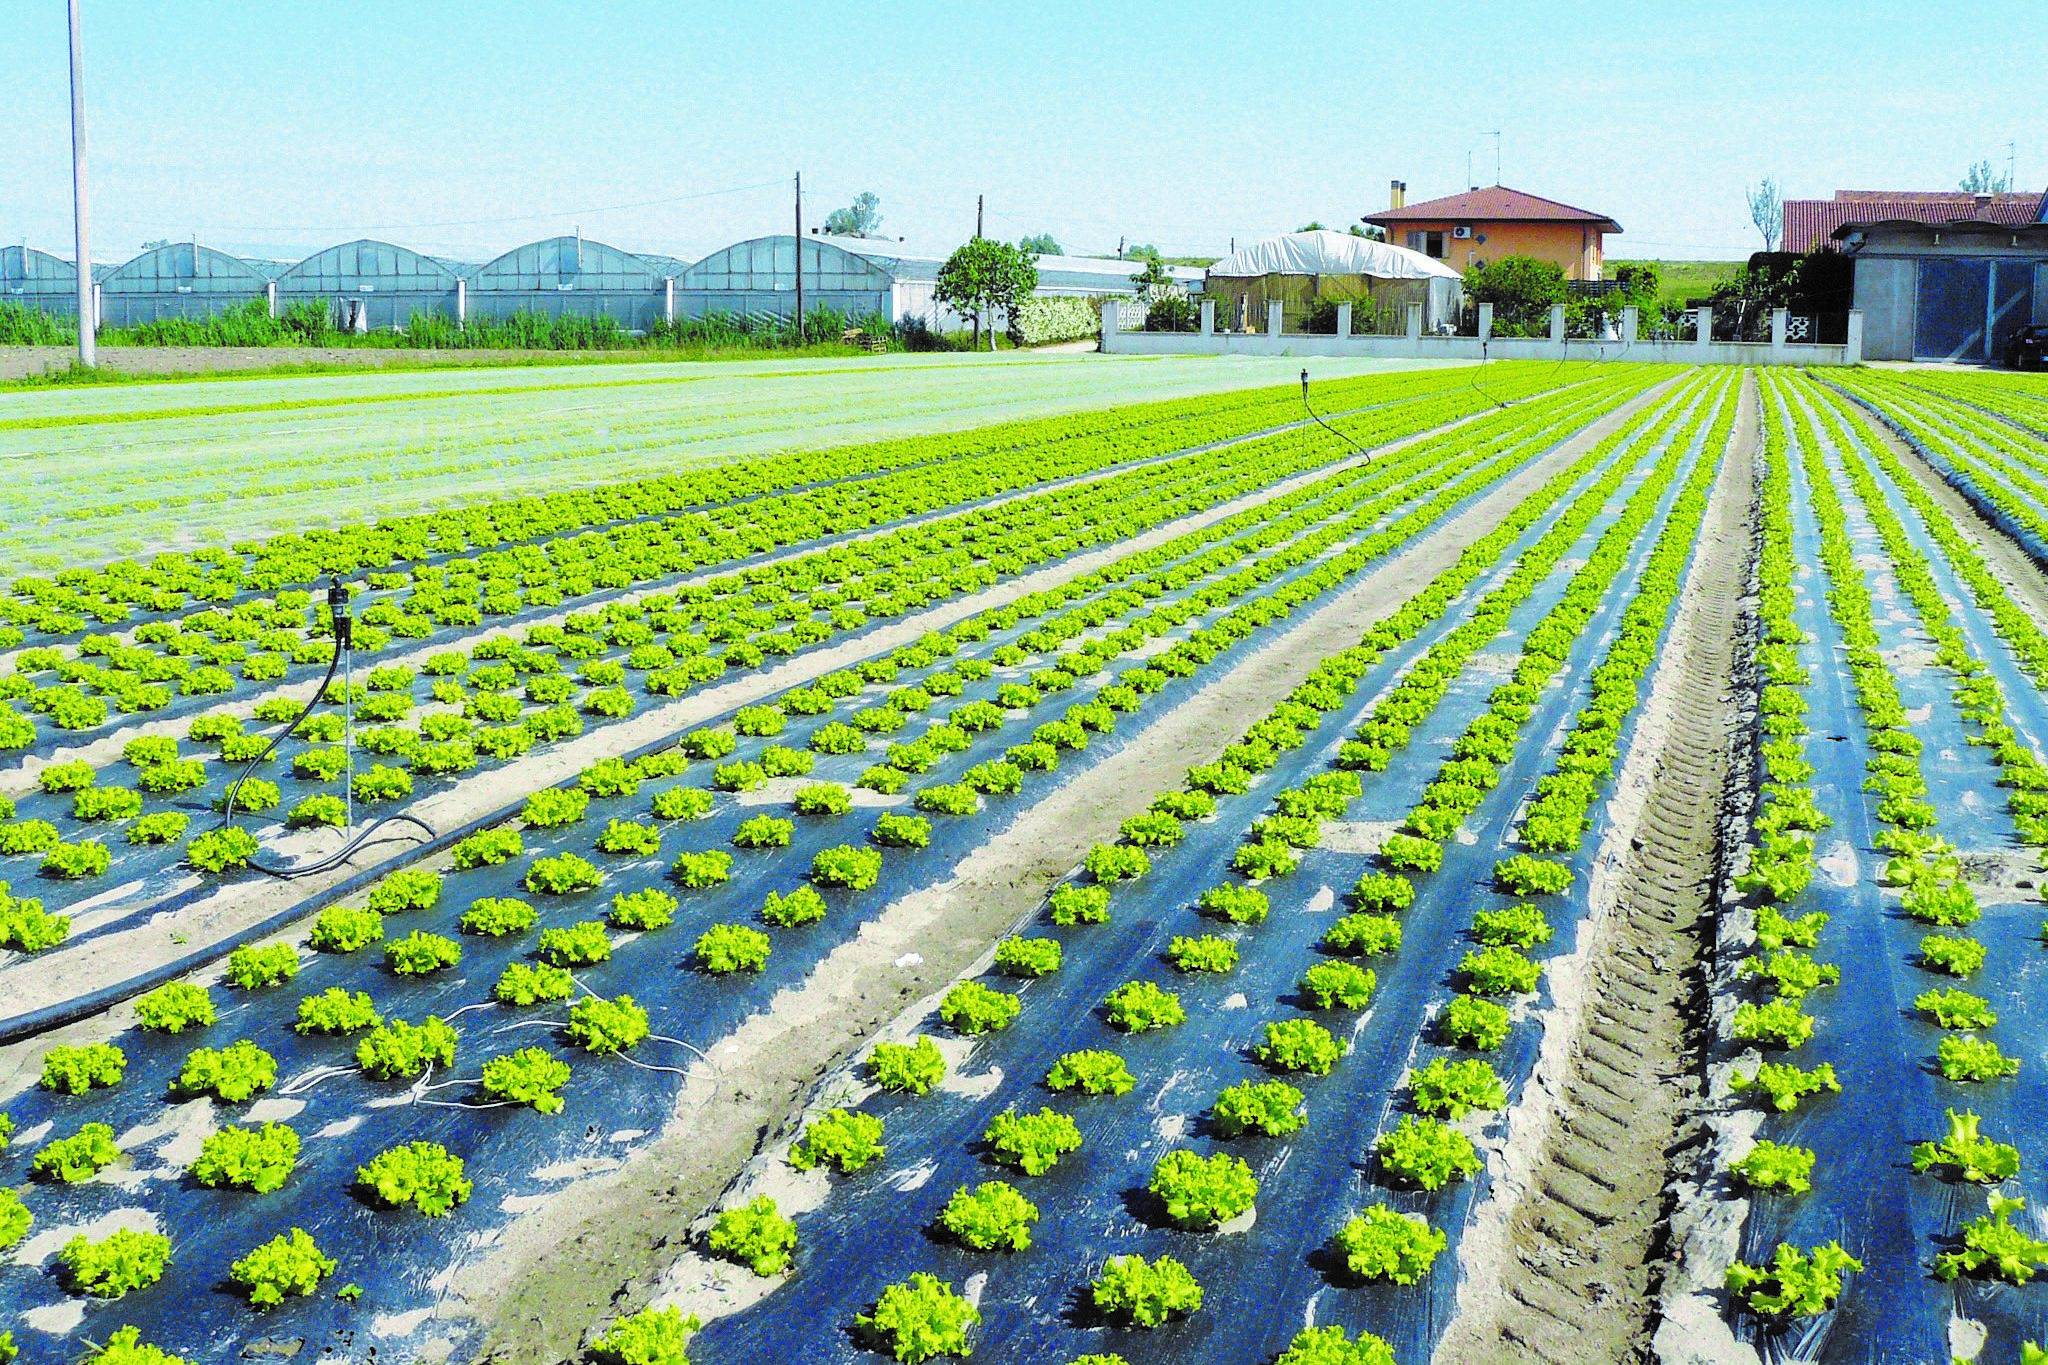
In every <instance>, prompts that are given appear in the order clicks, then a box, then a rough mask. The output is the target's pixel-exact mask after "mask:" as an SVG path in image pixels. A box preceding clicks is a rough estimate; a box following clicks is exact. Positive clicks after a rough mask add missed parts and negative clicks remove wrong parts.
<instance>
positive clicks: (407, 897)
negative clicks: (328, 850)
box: [363, 868, 441, 915]
mask: <svg viewBox="0 0 2048 1365" xmlns="http://www.w3.org/2000/svg"><path fill="white" fill-rule="evenodd" d="M440 899H441V878H440V875H439V874H438V873H434V872H423V871H421V870H419V869H417V868H406V869H404V870H402V871H398V872H394V873H392V874H391V875H390V876H388V877H386V878H385V879H384V880H383V881H381V882H378V883H377V885H375V886H374V887H372V888H370V894H369V895H368V896H367V897H366V898H365V899H364V901H363V905H364V908H366V909H368V910H370V911H372V912H373V913H375V914H379V915H398V914H403V913H405V912H406V911H408V910H430V909H432V908H433V907H434V905H435V903H436V902H438V901H439V900H440Z"/></svg>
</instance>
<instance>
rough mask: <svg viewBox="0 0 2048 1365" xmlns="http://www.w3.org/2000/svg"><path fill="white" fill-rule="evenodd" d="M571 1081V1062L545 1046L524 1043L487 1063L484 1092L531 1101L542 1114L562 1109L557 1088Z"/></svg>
mask: <svg viewBox="0 0 2048 1365" xmlns="http://www.w3.org/2000/svg"><path fill="white" fill-rule="evenodd" d="M568 1083H569V1064H568V1063H567V1062H565V1061H562V1060H561V1059H560V1058H558V1057H556V1056H554V1055H553V1054H551V1053H549V1052H548V1051H547V1050H546V1049H545V1048H538V1047H523V1048H520V1049H519V1050H518V1051H517V1052H508V1053H506V1054H505V1055H504V1056H502V1057H493V1058H491V1059H490V1060H489V1061H487V1062H485V1063H484V1070H483V1081H482V1085H483V1092H484V1094H486V1095H488V1096H489V1097H490V1098H491V1099H493V1100H506V1101H510V1102H512V1103H514V1104H530V1105H532V1106H533V1107H534V1109H535V1110H536V1111H538V1112H540V1113H543V1114H559V1113H561V1112H562V1107H563V1101H562V1097H561V1096H560V1095H558V1094H556V1093H555V1092H556V1091H558V1090H560V1089H561V1088H562V1087H563V1086H565V1085H567V1084H568Z"/></svg>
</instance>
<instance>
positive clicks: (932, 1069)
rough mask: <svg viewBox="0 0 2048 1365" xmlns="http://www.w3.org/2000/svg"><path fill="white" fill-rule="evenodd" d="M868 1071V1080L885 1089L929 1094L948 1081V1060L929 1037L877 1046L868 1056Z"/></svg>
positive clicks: (905, 1092) (878, 1044) (914, 1093)
mask: <svg viewBox="0 0 2048 1365" xmlns="http://www.w3.org/2000/svg"><path fill="white" fill-rule="evenodd" d="M867 1071H868V1078H869V1079H870V1080H872V1081H874V1083H875V1084H876V1085H879V1086H881V1087H882V1088H883V1089H884V1090H895V1091H900V1092H902V1093H904V1094H908V1095H928V1094H930V1093H931V1092H932V1089H933V1087H935V1086H936V1085H938V1083H939V1082H940V1081H942V1080H944V1079H945V1078H946V1057H945V1054H944V1053H942V1052H940V1051H939V1047H938V1044H937V1043H934V1042H933V1041H932V1040H931V1039H929V1038H919V1039H918V1040H917V1041H916V1042H915V1043H886V1042H884V1043H876V1044H875V1047H874V1051H872V1052H870V1053H869V1054H868V1060H867Z"/></svg>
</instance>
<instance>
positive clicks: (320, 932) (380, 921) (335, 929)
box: [306, 905, 384, 953]
mask: <svg viewBox="0 0 2048 1365" xmlns="http://www.w3.org/2000/svg"><path fill="white" fill-rule="evenodd" d="M382 937H384V917H383V916H382V915H380V914H378V913H377V912H376V911H374V910H357V909H354V908H352V907H350V906H346V905H330V906H329V907H327V909H325V910H322V911H321V912H320V918H318V919H316V920H314V921H313V932H312V933H311V934H309V935H307V937H306V942H307V943H308V944H309V945H310V946H311V947H312V949H313V951H314V952H318V953H352V952H355V951H356V950H357V949H358V948H362V947H365V946H367V945H369V944H372V943H375V942H376V941H377V940H378V939H380V938H382Z"/></svg>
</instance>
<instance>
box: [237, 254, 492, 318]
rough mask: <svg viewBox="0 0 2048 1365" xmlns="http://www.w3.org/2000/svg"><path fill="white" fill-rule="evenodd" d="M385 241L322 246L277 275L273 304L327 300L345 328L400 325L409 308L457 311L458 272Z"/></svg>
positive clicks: (451, 314)
mask: <svg viewBox="0 0 2048 1365" xmlns="http://www.w3.org/2000/svg"><path fill="white" fill-rule="evenodd" d="M474 268H475V267H473V266H460V265H453V264H450V263H449V262H447V261H439V260H435V259H434V258H433V257H431V256H422V255H420V254H419V253H418V252H417V251H413V250H411V249H409V248H407V247H402V246H393V245H392V244H391V243H389V242H374V241H368V240H363V241H355V242H343V243H342V244H341V245H339V246H331V247H328V248H327V249H326V250H325V251H318V252H315V253H314V254H312V255H311V256H308V257H307V258H306V259H305V260H303V261H300V262H299V263H298V264H297V265H294V266H292V267H291V268H289V269H287V270H286V271H284V272H283V273H282V274H280V275H279V276H278V277H277V304H278V307H279V308H288V307H290V306H291V305H292V304H295V303H302V302H305V301H307V300H332V302H333V305H334V324H335V326H337V327H340V328H342V329H343V330H346V331H378V330H389V329H392V328H400V327H403V326H405V323H406V320H407V319H408V318H410V317H411V316H412V315H413V311H414V310H415V309H417V310H419V311H420V312H423V313H442V314H445V315H446V316H448V317H451V318H452V317H460V316H461V315H462V298H461V294H462V290H463V287H464V280H463V276H462V272H463V271H464V270H469V269H474Z"/></svg>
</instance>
